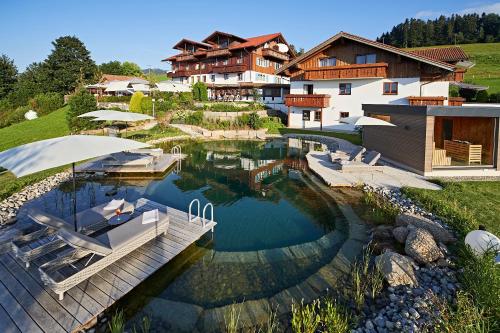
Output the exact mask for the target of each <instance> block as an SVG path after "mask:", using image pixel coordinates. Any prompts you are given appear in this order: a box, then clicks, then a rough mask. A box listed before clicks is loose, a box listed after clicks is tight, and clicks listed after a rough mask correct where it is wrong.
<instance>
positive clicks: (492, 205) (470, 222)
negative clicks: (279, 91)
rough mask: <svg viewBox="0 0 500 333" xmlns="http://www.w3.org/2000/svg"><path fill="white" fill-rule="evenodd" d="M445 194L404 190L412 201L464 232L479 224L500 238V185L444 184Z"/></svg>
mask: <svg viewBox="0 0 500 333" xmlns="http://www.w3.org/2000/svg"><path fill="white" fill-rule="evenodd" d="M443 186H444V189H443V190H442V191H430V190H421V189H415V188H407V189H404V191H405V193H406V194H407V195H408V196H410V197H411V198H413V199H415V200H417V201H419V202H420V203H422V204H423V205H424V207H426V208H427V209H429V210H431V211H433V212H435V213H437V214H439V215H441V216H443V217H445V218H447V219H450V220H453V221H454V222H455V223H460V226H459V228H455V229H462V228H463V231H464V232H467V231H470V230H469V229H470V228H473V229H477V226H478V225H479V224H483V225H485V226H486V228H487V229H488V230H490V231H491V232H493V233H494V234H496V235H500V223H499V222H498V221H499V218H498V217H499V216H500V182H498V181H491V182H490V181H484V182H483V181H481V182H459V183H455V182H444V183H443Z"/></svg>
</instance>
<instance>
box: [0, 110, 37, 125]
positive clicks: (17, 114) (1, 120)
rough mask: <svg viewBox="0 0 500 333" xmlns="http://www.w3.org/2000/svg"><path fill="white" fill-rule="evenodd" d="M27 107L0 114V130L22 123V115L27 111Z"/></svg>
mask: <svg viewBox="0 0 500 333" xmlns="http://www.w3.org/2000/svg"><path fill="white" fill-rule="evenodd" d="M29 109H30V108H29V107H28V106H20V107H18V108H16V109H15V110H5V111H2V112H0V128H2V127H7V126H10V125H13V124H16V123H20V122H21V121H24V120H25V118H24V114H25V113H26V112H28V111H29Z"/></svg>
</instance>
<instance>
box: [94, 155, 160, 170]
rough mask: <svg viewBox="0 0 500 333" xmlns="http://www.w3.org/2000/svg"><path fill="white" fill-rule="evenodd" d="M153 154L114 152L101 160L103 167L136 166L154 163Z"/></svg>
mask: <svg viewBox="0 0 500 333" xmlns="http://www.w3.org/2000/svg"><path fill="white" fill-rule="evenodd" d="M154 159H155V158H154V156H151V155H149V154H138V153H126V152H120V153H114V154H111V155H109V156H108V157H106V158H104V159H103V160H102V162H101V163H102V166H103V167H138V166H149V165H152V164H153V163H154Z"/></svg>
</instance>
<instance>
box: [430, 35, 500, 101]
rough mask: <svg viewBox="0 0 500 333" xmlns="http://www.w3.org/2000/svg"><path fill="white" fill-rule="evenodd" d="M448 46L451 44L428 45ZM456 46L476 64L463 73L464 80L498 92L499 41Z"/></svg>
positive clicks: (499, 82)
mask: <svg viewBox="0 0 500 333" xmlns="http://www.w3.org/2000/svg"><path fill="white" fill-rule="evenodd" d="M449 46H452V45H442V46H429V47H449ZM458 46H460V47H461V48H462V49H463V50H464V51H465V52H466V53H467V54H468V55H469V57H470V59H471V61H473V62H474V63H475V64H476V65H475V66H474V67H472V68H470V69H469V70H468V71H467V72H466V73H465V79H464V81H465V82H470V83H475V84H480V85H485V86H489V87H490V88H489V89H488V92H489V93H494V92H500V65H499V64H500V43H478V44H460V45H458ZM424 48H427V47H424Z"/></svg>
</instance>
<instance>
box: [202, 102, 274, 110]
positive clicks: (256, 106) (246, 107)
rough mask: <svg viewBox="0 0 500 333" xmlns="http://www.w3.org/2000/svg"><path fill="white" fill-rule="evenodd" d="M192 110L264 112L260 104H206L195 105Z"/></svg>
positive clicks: (263, 107)
mask: <svg viewBox="0 0 500 333" xmlns="http://www.w3.org/2000/svg"><path fill="white" fill-rule="evenodd" d="M194 109H195V110H207V111H214V112H238V111H258V110H265V109H266V107H265V106H264V104H261V103H206V104H203V105H195V106H194Z"/></svg>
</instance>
